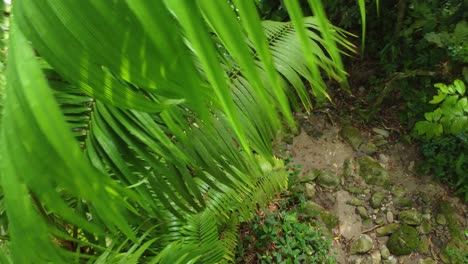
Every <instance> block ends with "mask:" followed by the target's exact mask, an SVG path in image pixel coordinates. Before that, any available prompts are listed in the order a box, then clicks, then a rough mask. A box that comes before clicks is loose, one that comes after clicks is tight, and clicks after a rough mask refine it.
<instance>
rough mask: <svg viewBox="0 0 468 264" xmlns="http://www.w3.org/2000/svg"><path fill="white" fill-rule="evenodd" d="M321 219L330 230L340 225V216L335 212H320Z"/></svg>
mask: <svg viewBox="0 0 468 264" xmlns="http://www.w3.org/2000/svg"><path fill="white" fill-rule="evenodd" d="M320 220H321V221H322V222H323V223H324V224H325V226H326V227H327V228H328V230H329V231H331V230H332V229H333V228H335V227H336V226H337V225H338V218H337V217H336V216H335V215H334V214H332V213H330V212H328V211H325V210H324V211H322V212H320Z"/></svg>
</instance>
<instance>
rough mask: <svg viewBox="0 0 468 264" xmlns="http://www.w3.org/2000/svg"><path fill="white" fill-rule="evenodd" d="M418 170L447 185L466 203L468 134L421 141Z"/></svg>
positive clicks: (467, 193) (467, 196)
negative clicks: (420, 156)
mask: <svg viewBox="0 0 468 264" xmlns="http://www.w3.org/2000/svg"><path fill="white" fill-rule="evenodd" d="M419 149H420V152H421V154H422V155H423V159H422V160H421V164H420V168H421V169H422V171H423V172H424V173H428V174H432V175H433V176H434V177H435V178H437V179H439V180H440V181H442V182H446V183H449V184H450V185H452V186H453V187H454V188H456V189H457V193H458V194H460V195H462V196H464V199H465V201H468V154H467V153H468V133H462V134H459V135H442V136H439V137H433V138H431V139H423V140H422V145H421V146H420V148H419Z"/></svg>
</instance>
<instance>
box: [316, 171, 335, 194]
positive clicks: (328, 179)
mask: <svg viewBox="0 0 468 264" xmlns="http://www.w3.org/2000/svg"><path fill="white" fill-rule="evenodd" d="M316 182H317V184H318V185H320V186H322V187H324V188H330V189H333V188H335V187H336V186H338V184H340V182H341V177H340V176H338V175H337V174H336V173H334V172H332V171H330V170H322V171H321V172H320V174H319V175H318V177H317V180H316Z"/></svg>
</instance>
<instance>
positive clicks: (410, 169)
mask: <svg viewBox="0 0 468 264" xmlns="http://www.w3.org/2000/svg"><path fill="white" fill-rule="evenodd" d="M413 170H414V161H410V163H409V165H408V171H413Z"/></svg>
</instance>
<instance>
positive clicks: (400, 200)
mask: <svg viewBox="0 0 468 264" xmlns="http://www.w3.org/2000/svg"><path fill="white" fill-rule="evenodd" d="M395 205H396V206H398V207H411V206H412V205H413V200H412V199H411V198H410V197H407V196H401V197H397V198H396V199H395Z"/></svg>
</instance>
